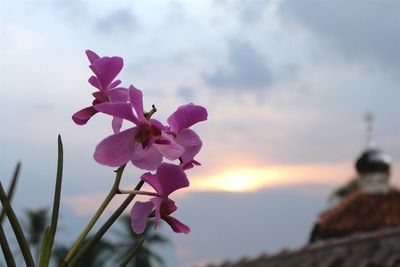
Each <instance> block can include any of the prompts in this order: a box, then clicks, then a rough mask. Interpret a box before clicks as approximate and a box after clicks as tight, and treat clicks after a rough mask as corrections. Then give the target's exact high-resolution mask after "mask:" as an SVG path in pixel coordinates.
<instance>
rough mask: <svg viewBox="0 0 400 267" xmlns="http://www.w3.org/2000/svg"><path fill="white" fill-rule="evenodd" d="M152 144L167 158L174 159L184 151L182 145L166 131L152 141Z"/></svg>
mask: <svg viewBox="0 0 400 267" xmlns="http://www.w3.org/2000/svg"><path fill="white" fill-rule="evenodd" d="M153 146H155V147H156V148H157V149H158V151H160V153H161V154H162V155H163V156H164V157H166V158H167V159H169V160H176V159H178V158H179V157H181V156H182V154H183V153H184V152H185V149H184V148H183V146H181V145H180V144H178V143H177V142H175V140H174V139H173V138H172V137H171V136H170V135H169V134H166V133H162V136H160V137H158V138H157V139H156V140H155V141H154V144H153Z"/></svg>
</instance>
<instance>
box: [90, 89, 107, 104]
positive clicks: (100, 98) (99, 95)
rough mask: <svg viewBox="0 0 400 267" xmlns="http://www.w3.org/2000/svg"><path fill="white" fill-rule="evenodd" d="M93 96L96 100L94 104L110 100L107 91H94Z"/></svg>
mask: <svg viewBox="0 0 400 267" xmlns="http://www.w3.org/2000/svg"><path fill="white" fill-rule="evenodd" d="M92 96H93V97H94V98H95V100H94V101H93V105H96V104H100V103H104V102H109V98H108V95H107V94H106V93H105V91H97V92H94V93H93V94H92Z"/></svg>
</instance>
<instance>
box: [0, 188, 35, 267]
mask: <svg viewBox="0 0 400 267" xmlns="http://www.w3.org/2000/svg"><path fill="white" fill-rule="evenodd" d="M0 200H1V204H2V205H3V209H4V211H5V213H6V215H7V217H8V220H9V221H10V224H11V227H12V228H13V231H14V234H15V237H16V238H17V242H18V245H19V247H20V249H21V253H22V256H23V257H24V260H25V264H26V266H27V267H35V263H34V261H33V258H32V254H31V251H30V249H29V245H28V242H27V241H26V238H25V235H24V233H23V232H22V228H21V225H20V223H19V221H18V219H17V216H16V215H15V212H14V210H13V209H12V207H11V205H10V202H9V201H8V198H7V196H6V192H4V188H3V185H2V184H1V182H0Z"/></svg>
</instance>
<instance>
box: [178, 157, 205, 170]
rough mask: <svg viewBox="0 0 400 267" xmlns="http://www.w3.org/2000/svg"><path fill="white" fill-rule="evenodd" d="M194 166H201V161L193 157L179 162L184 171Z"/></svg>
mask: <svg viewBox="0 0 400 267" xmlns="http://www.w3.org/2000/svg"><path fill="white" fill-rule="evenodd" d="M194 166H201V163H200V162H198V161H196V160H194V159H193V160H191V161H189V162H182V163H181V164H179V167H181V168H182V170H184V171H186V170H189V169H191V168H194Z"/></svg>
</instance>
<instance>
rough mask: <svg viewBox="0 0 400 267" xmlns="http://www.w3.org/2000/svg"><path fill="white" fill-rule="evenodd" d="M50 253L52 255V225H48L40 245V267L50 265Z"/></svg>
mask: <svg viewBox="0 0 400 267" xmlns="http://www.w3.org/2000/svg"><path fill="white" fill-rule="evenodd" d="M49 250H50V251H49ZM49 255H51V246H50V226H47V227H46V230H45V231H44V236H43V240H42V244H41V246H40V255H39V267H47V266H48V264H49V263H48V261H47V260H46V259H47V258H48V257H49Z"/></svg>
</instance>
